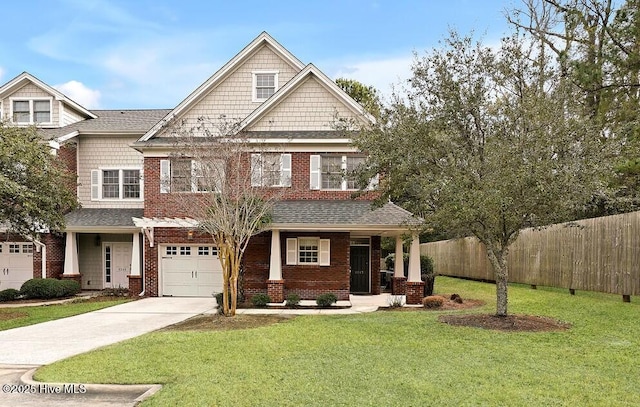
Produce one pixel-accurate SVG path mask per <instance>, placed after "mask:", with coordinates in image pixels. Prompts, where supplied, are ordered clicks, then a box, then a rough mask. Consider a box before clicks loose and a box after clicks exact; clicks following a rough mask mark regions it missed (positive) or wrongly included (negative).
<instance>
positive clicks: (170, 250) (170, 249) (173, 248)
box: [165, 246, 178, 256]
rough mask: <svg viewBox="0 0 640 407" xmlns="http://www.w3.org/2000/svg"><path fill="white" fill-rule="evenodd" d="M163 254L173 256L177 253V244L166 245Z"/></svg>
mask: <svg viewBox="0 0 640 407" xmlns="http://www.w3.org/2000/svg"><path fill="white" fill-rule="evenodd" d="M165 254H166V255H167V256H175V255H176V254H178V247H177V246H167V247H166V250H165Z"/></svg>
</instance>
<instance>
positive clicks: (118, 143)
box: [78, 136, 144, 208]
mask: <svg viewBox="0 0 640 407" xmlns="http://www.w3.org/2000/svg"><path fill="white" fill-rule="evenodd" d="M136 140H137V137H131V136H84V137H80V139H79V143H78V150H79V153H78V182H79V186H78V199H79V201H80V203H81V204H82V207H84V208H142V207H144V202H143V201H141V200H140V201H137V200H136V201H133V200H118V201H115V200H110V201H92V200H91V170H95V169H99V168H101V167H104V168H114V169H116V168H124V167H127V168H140V169H141V176H142V178H143V189H144V175H143V171H142V168H143V163H144V160H143V158H142V154H141V153H139V152H138V151H136V150H134V149H132V148H131V147H129V144H131V143H133V142H134V141H136Z"/></svg>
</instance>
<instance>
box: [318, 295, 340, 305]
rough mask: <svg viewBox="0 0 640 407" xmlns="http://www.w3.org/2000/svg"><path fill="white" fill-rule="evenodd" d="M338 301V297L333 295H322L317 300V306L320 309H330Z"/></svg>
mask: <svg viewBox="0 0 640 407" xmlns="http://www.w3.org/2000/svg"><path fill="white" fill-rule="evenodd" d="M336 301H338V297H336V295H335V294H332V293H326V294H320V295H319V296H318V298H316V304H318V306H319V307H330V306H331V304H334V303H335V302H336Z"/></svg>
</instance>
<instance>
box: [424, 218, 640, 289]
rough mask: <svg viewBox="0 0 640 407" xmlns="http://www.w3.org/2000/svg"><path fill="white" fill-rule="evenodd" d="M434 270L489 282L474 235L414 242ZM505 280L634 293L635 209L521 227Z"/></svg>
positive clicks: (639, 271) (639, 245) (638, 245)
mask: <svg viewBox="0 0 640 407" xmlns="http://www.w3.org/2000/svg"><path fill="white" fill-rule="evenodd" d="M420 246H421V247H420V252H421V254H423V255H427V256H429V257H431V258H432V259H433V263H434V268H435V272H436V273H437V274H441V275H445V276H452V277H468V278H473V279H483V280H494V275H493V269H492V267H491V263H490V262H489V259H488V258H487V253H486V249H485V247H484V245H483V244H482V243H480V242H479V241H478V240H477V239H476V238H472V237H467V238H464V239H454V240H445V241H440V242H433V243H423V244H422V245H420ZM507 263H508V267H509V281H510V282H515V283H525V284H532V285H544V286H552V287H560V288H568V289H572V290H585V291H599V292H606V293H612V294H621V295H625V296H628V295H639V294H640V212H632V213H626V214H622V215H613V216H605V217H602V218H594V219H585V220H580V221H577V222H571V223H565V224H558V225H553V226H549V227H547V228H544V229H525V230H523V231H522V232H521V233H520V235H519V237H518V239H517V240H516V241H515V242H514V243H513V245H512V246H511V249H510V251H509V256H508V259H507Z"/></svg>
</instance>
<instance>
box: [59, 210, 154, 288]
mask: <svg viewBox="0 0 640 407" xmlns="http://www.w3.org/2000/svg"><path fill="white" fill-rule="evenodd" d="M141 214H142V209H93V208H87V209H84V208H83V209H78V210H75V211H72V212H70V213H68V214H67V215H65V219H66V223H67V227H66V230H65V249H64V267H63V273H62V275H61V277H62V278H65V279H73V280H76V281H78V282H79V283H80V286H81V287H82V289H84V290H102V289H105V288H114V289H128V290H129V291H130V293H134V294H138V293H140V292H141V291H142V280H141V277H142V276H141V270H142V267H141V266H142V259H143V256H142V252H143V250H144V249H143V247H142V242H141V230H140V228H138V227H136V226H135V225H134V223H133V220H132V218H133V217H135V216H140V215H141Z"/></svg>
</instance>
